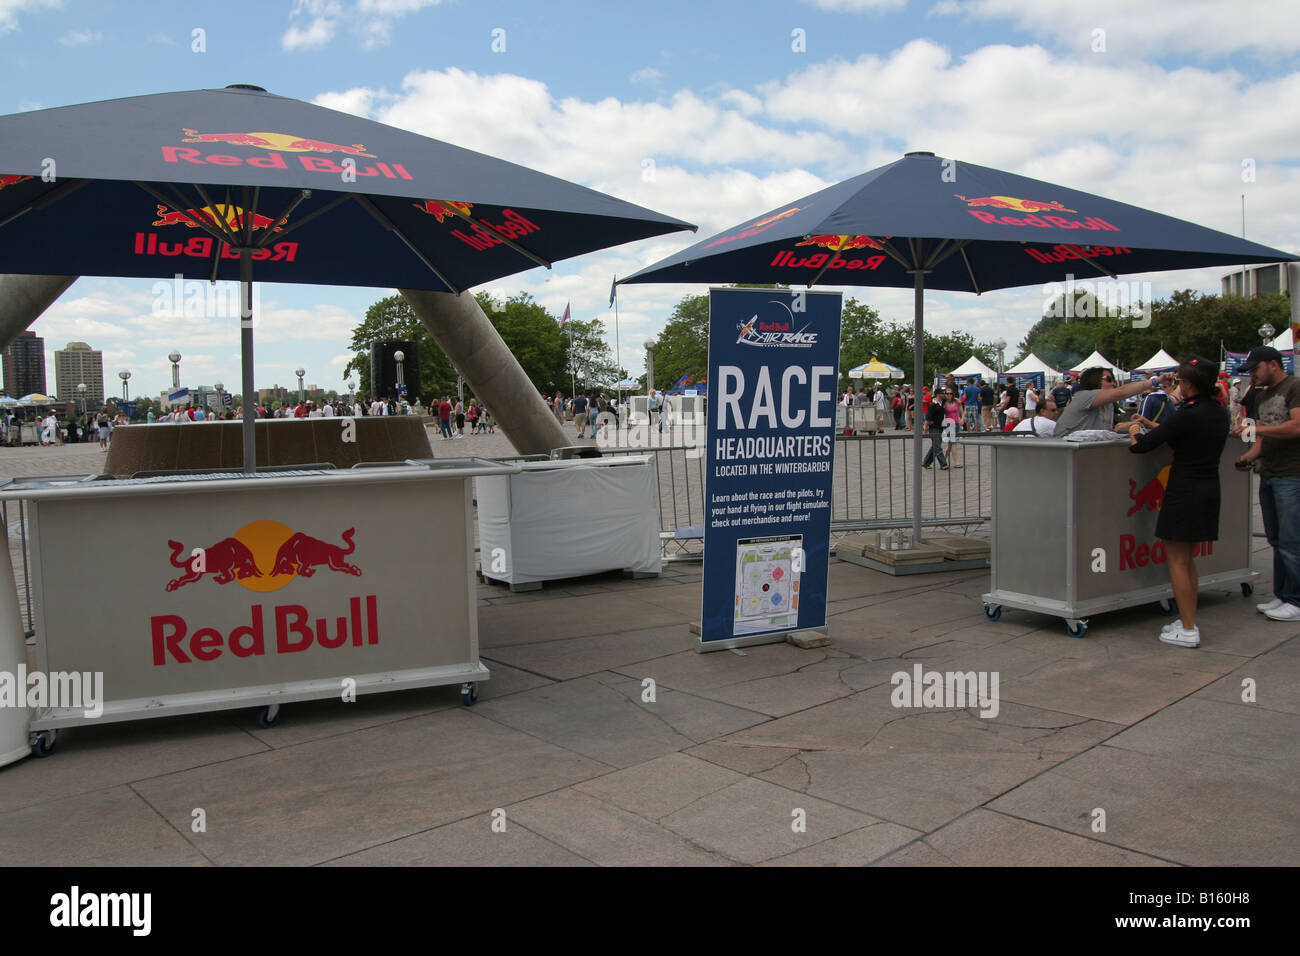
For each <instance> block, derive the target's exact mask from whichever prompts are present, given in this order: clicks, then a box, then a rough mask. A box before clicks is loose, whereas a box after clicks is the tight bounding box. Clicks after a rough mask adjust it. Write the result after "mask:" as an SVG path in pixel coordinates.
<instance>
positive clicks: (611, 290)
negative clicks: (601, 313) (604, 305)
mask: <svg viewBox="0 0 1300 956" xmlns="http://www.w3.org/2000/svg"><path fill="white" fill-rule="evenodd" d="M617 287H618V276H614V281H613V282H611V283H610V284H609V304H610V305H613V304H614V290H615V289H616V288H617Z"/></svg>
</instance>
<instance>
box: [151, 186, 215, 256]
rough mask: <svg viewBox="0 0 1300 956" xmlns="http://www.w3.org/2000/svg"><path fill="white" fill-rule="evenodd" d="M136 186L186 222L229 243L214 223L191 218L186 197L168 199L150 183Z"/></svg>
mask: <svg viewBox="0 0 1300 956" xmlns="http://www.w3.org/2000/svg"><path fill="white" fill-rule="evenodd" d="M136 185H137V186H139V187H140V188H141V189H143V190H144V191H145V192H147V193H148V194H149V195H150V196H152V197H153V198H154V199H156V200H158V202H159V204H161V205H162V206H165V207H166V208H168V209H170V210H171V211H172V212H176V213H180V214H181V215H182V216H184V217H185V219H186V220H188V221H189V222H192V223H193V224H194V225H195V226H197V227H198V228H200V229H202V230H203V231H204V232H206V233H208V234H209V235H214V236H216V237H217V238H218V239H220V240H221V241H222V242H228V241H229V237H227V236H226V235H225V234H224V233H222V232H221V231H220V230H219V229H217V228H216V227H215V226H214V225H213V224H212V223H210V222H208V221H207V220H206V219H202V218H199V219H196V218H195V217H194V216H191V215H190V211H189V210H188V209H186V208H184V206H185V197H184V196H179V194H178V196H179V198H173V199H168V198H167V197H166V196H164V195H163V194H162V193H161V192H159V191H158V190H157V189H154V188H153V186H151V185H149V184H148V183H142V182H138V181H137V182H136Z"/></svg>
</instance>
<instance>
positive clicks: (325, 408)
mask: <svg viewBox="0 0 1300 956" xmlns="http://www.w3.org/2000/svg"><path fill="white" fill-rule="evenodd" d="M320 417H321V418H333V417H334V406H333V405H331V404H330V400H329V399H328V398H327V399H325V404H324V405H322V406H321V407H320Z"/></svg>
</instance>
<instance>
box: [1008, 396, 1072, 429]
mask: <svg viewBox="0 0 1300 956" xmlns="http://www.w3.org/2000/svg"><path fill="white" fill-rule="evenodd" d="M1036 411H1037V414H1036V415H1033V416H1032V417H1031V416H1028V415H1027V416H1025V420H1024V421H1022V422H1021V423H1020V424H1019V425H1017V426H1016V427H1015V428H1013V429H1011V432H1012V434H1016V433H1024V432H1028V433H1030V434H1032V435H1037V436H1038V437H1039V438H1051V437H1052V436H1053V435H1054V434H1055V433H1056V420H1057V419H1058V418H1059V417H1060V416H1061V410H1060V409H1059V408H1057V407H1056V400H1055V399H1054V398H1052V396H1051V395H1048V396H1047V400H1046V401H1044V402H1043V403H1042V404H1041V405H1040V406H1039V407H1038V408H1037V409H1036Z"/></svg>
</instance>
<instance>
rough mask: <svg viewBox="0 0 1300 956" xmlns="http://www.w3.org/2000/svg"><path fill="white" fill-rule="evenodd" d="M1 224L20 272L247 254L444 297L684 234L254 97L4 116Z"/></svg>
mask: <svg viewBox="0 0 1300 956" xmlns="http://www.w3.org/2000/svg"><path fill="white" fill-rule="evenodd" d="M42 157H53V158H54V159H55V160H56V163H57V165H56V166H55V167H54V170H53V172H54V178H53V181H49V182H47V181H45V179H43V178H42V172H43V167H42V165H41V162H42V160H41V158H42ZM324 213H328V215H324ZM19 216H21V217H22V218H21V226H20V227H19V228H14V227H10V226H9V225H8V224H9V222H10V221H11V220H14V219H16V218H17V217H19ZM0 224H3V225H4V226H5V228H0V262H2V263H4V271H6V272H11V273H34V274H48V273H51V272H57V273H59V274H69V275H98V276H131V277H147V278H152V277H157V276H166V277H171V276H173V275H175V274H177V273H180V274H181V275H183V276H184V277H186V278H191V279H207V278H216V279H238V278H239V256H238V254H237V253H236V252H235V251H234V249H235V248H238V247H239V246H241V245H248V244H252V245H254V246H257V247H258V253H257V255H256V256H255V259H256V261H257V278H258V279H259V280H260V281H263V282H301V283H313V284H322V285H360V286H378V287H390V288H409V289H426V290H430V291H435V292H460V291H462V290H464V289H467V288H470V287H472V286H475V285H478V284H480V283H483V282H487V281H490V280H492V279H499V278H501V277H503V276H507V275H511V274H513V273H515V272H520V271H523V270H525V269H531V268H533V267H534V266H537V265H545V266H549V265H550V264H551V263H552V262H556V261H558V260H561V259H568V258H570V257H572V256H577V255H581V254H583V253H585V252H591V251H592V250H595V249H601V248H605V247H607V246H613V245H618V244H620V243H624V242H629V241H631V240H634V239H642V238H645V237H647V236H656V235H660V234H662V233H665V232H673V231H675V230H678V229H688V228H691V227H690V226H689V224H687V223H684V222H681V221H679V220H676V219H672V218H671V217H668V216H663V215H660V214H659V213H656V212H652V211H650V210H648V209H643V208H641V207H639V206H635V205H633V204H631V203H628V202H624V201H622V200H620V199H615V198H614V197H612V196H607V195H605V194H603V193H599V192H596V191H595V190H592V189H587V188H586V187H584V186H579V185H577V184H575V183H570V182H566V181H565V180H562V179H557V178H556V177H554V176H548V175H546V174H544V173H539V172H536V171H534V170H531V169H527V168H526V167H523V166H516V165H515V164H513V163H508V162H505V161H503V160H499V159H494V158H493V157H491V156H485V155H483V154H482V153H476V152H473V151H471V150H467V149H461V148H460V147H458V146H452V145H450V144H448V143H444V142H440V141H438V140H435V139H430V138H428V137H425V136H420V135H417V134H416V133H410V132H407V131H405V130H400V129H395V128H393V127H391V126H385V125H384V124H382V123H376V122H374V121H373V120H368V119H362V118H360V117H356V116H352V115H349V114H347V113H339V112H337V111H335V110H330V109H326V108H324V107H321V106H314V105H312V104H310V103H304V102H301V101H299V100H294V99H289V98H286V97H282V96H275V95H273V94H271V93H267V92H265V91H263V90H260V89H258V88H255V87H228V88H226V89H223V90H195V91H190V92H182V93H161V94H156V95H152V96H137V97H130V98H127V99H120V100H109V101H106V102H100V103H88V104H83V105H79V106H65V107H60V108H57V109H46V110H34V111H31V112H27V113H18V114H14V115H11V116H3V117H0ZM14 225H15V226H18V223H15V224H14ZM222 240H224V241H225V242H226V246H227V248H222V247H221V241H222Z"/></svg>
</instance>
